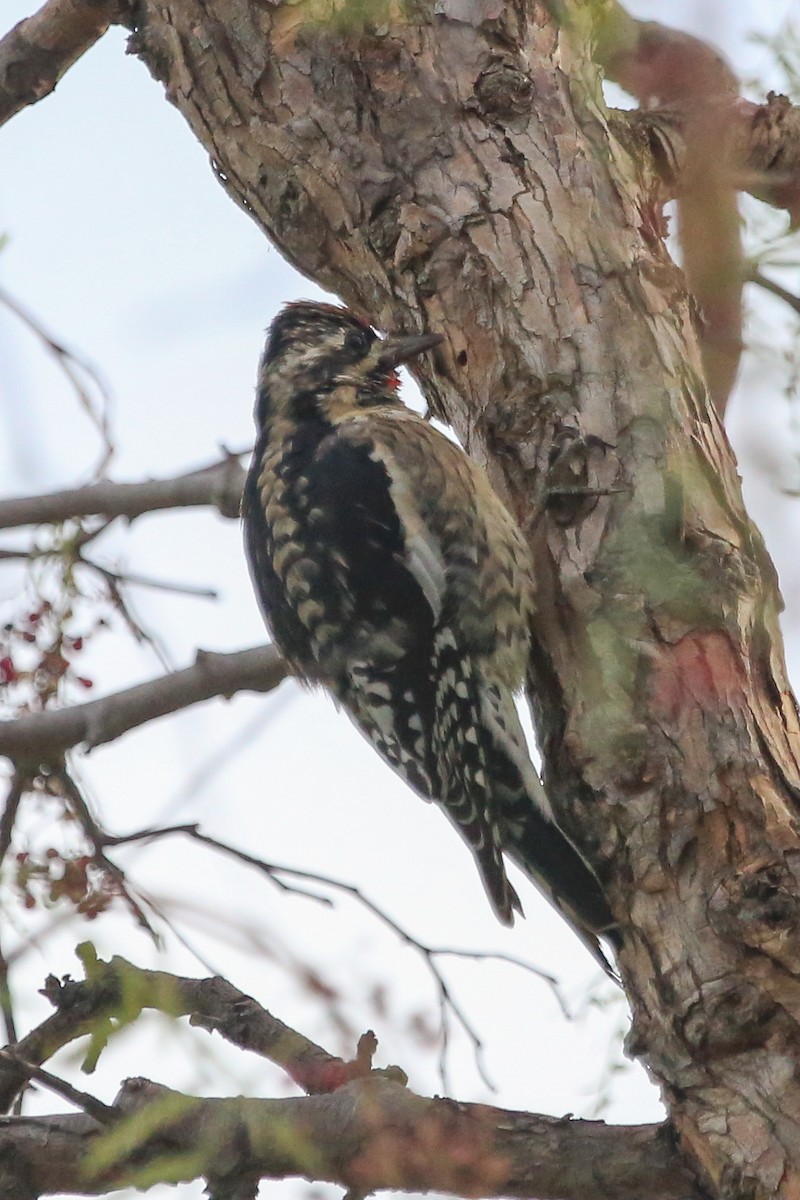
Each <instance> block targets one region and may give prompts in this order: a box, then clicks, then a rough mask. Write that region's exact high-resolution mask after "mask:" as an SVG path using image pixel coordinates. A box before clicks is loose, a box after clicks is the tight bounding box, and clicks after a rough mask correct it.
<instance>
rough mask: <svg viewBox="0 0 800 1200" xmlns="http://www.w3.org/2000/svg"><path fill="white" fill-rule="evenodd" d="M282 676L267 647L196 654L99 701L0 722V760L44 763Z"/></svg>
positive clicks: (273, 683) (268, 686)
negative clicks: (175, 668)
mask: <svg viewBox="0 0 800 1200" xmlns="http://www.w3.org/2000/svg"><path fill="white" fill-rule="evenodd" d="M285 677H286V667H285V664H284V663H283V661H282V659H281V658H280V656H279V655H278V652H277V651H276V650H275V649H274V647H272V646H256V647H254V648H253V649H251V650H239V651H237V652H235V653H232V654H218V653H214V652H211V651H203V650H201V651H198V653H197V659H196V661H195V663H194V665H193V666H191V667H186V668H185V669H184V670H182V671H175V672H174V673H173V674H171V675H164V676H162V677H161V678H159V679H152V680H149V681H148V682H147V683H141V684H138V685H137V686H136V687H132V688H127V689H126V690H125V691H122V692H116V693H114V694H113V695H111V696H106V697H104V698H103V699H100V700H90V701H89V702H88V703H86V704H78V705H75V706H74V707H73V708H65V709H59V710H49V711H47V712H42V713H33V714H30V715H28V716H23V717H19V718H18V719H17V720H15V721H2V722H0V755H5V756H6V757H7V758H10V759H12V760H14V761H18V762H26V761H34V760H35V761H36V762H37V763H38V762H40V761H46V760H48V759H53V758H55V757H57V756H58V755H60V754H63V752H64V751H65V750H68V749H70V747H72V746H76V745H78V744H79V743H80V744H83V745H84V746H87V747H89V748H91V747H93V746H101V745H104V744H105V743H106V742H111V741H113V740H114V739H115V738H118V737H120V736H121V735H122V734H123V733H127V732H128V731H129V730H131V729H135V728H136V727H137V726H139V725H144V724H145V723H146V722H147V721H152V720H155V719H156V718H157V717H163V716H166V715H167V714H168V713H172V712H177V711H178V710H179V709H183V708H187V707H189V706H190V705H192V704H199V703H200V702H201V701H203V700H209V699H211V698H212V697H213V696H224V697H230V696H232V695H234V694H235V693H236V692H240V691H252V692H270V691H272V689H273V688H275V687H277V686H278V684H279V683H280V682H281V681H282V680H283V679H284V678H285Z"/></svg>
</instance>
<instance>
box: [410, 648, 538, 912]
mask: <svg viewBox="0 0 800 1200" xmlns="http://www.w3.org/2000/svg"><path fill="white" fill-rule="evenodd" d="M432 668H433V684H434V688H435V696H434V704H433V728H432V738H431V750H432V755H431V757H432V761H433V763H434V764H435V770H436V772H437V776H438V778H437V779H436V781H435V792H436V798H437V800H439V802H440V803H441V805H442V807H443V808H444V810H445V812H446V813H447V815H448V817H449V818H450V820H451V821H452V822H453V824H454V825H455V827H456V829H457V830H458V832H459V833H460V834H461V836H462V838H463V839H464V841H465V842H466V843H467V845H468V846H469V848H470V850H471V851H472V853H473V855H474V857H475V861H476V862H477V864H478V869H479V871H480V875H481V879H482V881H483V885H484V887H485V888H486V892H487V895H488V897H489V899H490V900H491V902H492V906H493V908H494V910H495V912H496V913H497V915H498V917H499V918H500V920H501V921H502V922H503V923H504V924H505V925H513V923H514V913H515V912H518V913H522V905H521V904H520V901H519V897H518V896H517V893H516V892H515V891H514V888H513V887H512V885H511V883H510V881H509V879H508V876H507V875H506V868H505V863H504V862H503V846H502V842H501V835H500V828H499V826H498V822H497V818H496V814H495V811H494V799H493V793H492V776H491V768H490V765H489V763H488V761H487V756H486V750H487V744H486V738H485V736H484V733H483V730H482V729H481V712H480V695H479V690H478V687H477V680H476V678H475V676H474V671H473V669H472V664H471V663H470V661H469V660H468V659H465V658H464V656H463V655H462V654H461V653H459V651H458V648H457V646H456V641H455V638H454V636H453V634H452V632H451V631H450V630H449V629H443V630H441V631H440V632H439V633H438V634H437V636H436V637H435V639H434V653H433V662H432ZM436 785H438V786H436Z"/></svg>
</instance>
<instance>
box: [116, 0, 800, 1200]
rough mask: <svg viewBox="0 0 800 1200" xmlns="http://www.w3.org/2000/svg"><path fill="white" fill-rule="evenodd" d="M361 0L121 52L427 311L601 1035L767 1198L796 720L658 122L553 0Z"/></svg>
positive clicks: (159, 33) (774, 1130) (332, 249)
mask: <svg viewBox="0 0 800 1200" xmlns="http://www.w3.org/2000/svg"><path fill="white" fill-rule="evenodd" d="M366 7H367V9H368V11H369V13H370V19H369V21H368V22H367V23H365V21H364V17H363V13H364V10H365V6H364V5H363V4H358V3H355V2H353V0H342V2H341V3H338V4H335V5H332V4H330V3H326V2H324V0H307V2H302V3H278V2H277V0H261V2H260V3H259V2H256V0H171V2H170V3H169V4H167V3H166V2H165V0H139V3H138V4H137V6H136V10H135V32H134V34H133V38H132V43H131V48H132V50H133V51H134V52H135V53H137V54H138V55H139V56H140V57H141V58H142V59H143V60H144V62H145V63H146V64H147V66H148V67H149V69H150V70H151V72H152V73H153V74H154V76H155V77H156V78H158V79H159V80H161V81H162V82H163V83H164V85H165V88H166V92H167V96H168V98H169V99H170V100H171V101H172V102H173V103H174V104H176V105H177V107H178V108H179V109H180V111H181V112H182V113H183V114H184V116H185V117H186V119H187V121H188V123H189V124H190V126H191V128H192V130H193V131H194V133H195V135H196V136H197V137H198V139H199V140H200V141H201V142H202V144H203V145H204V146H205V147H206V148H207V150H208V151H209V154H210V155H211V158H212V162H213V164H214V168H215V171H216V173H217V175H218V177H219V179H220V180H221V181H222V182H223V184H224V186H225V187H226V188H227V190H228V192H229V193H230V194H231V195H232V197H233V198H234V199H235V200H236V201H237V203H239V204H240V205H241V206H242V207H244V208H245V209H246V210H247V211H248V212H249V213H250V214H251V216H252V217H253V218H254V219H255V220H256V221H257V223H258V224H259V225H260V226H261V228H263V229H264V230H265V232H266V233H267V234H268V235H269V236H270V237H271V238H272V240H273V241H274V242H275V243H276V244H277V245H278V246H279V247H280V249H281V250H282V252H283V253H284V254H285V255H286V256H287V258H289V259H290V261H292V262H293V263H294V264H295V265H296V266H297V267H298V268H299V269H300V270H301V271H303V272H305V273H306V274H307V275H309V276H310V277H312V278H314V279H315V280H317V281H318V282H320V283H321V284H323V285H324V286H326V287H328V288H330V289H331V290H332V291H335V292H337V293H338V294H339V295H340V296H341V297H342V299H343V300H344V301H346V302H347V303H349V304H350V305H352V306H354V307H355V308H356V309H358V310H359V311H360V312H362V313H363V314H365V315H366V316H368V317H369V319H370V320H371V321H372V322H373V323H374V324H376V325H377V326H379V327H383V328H395V329H397V328H400V329H405V330H408V331H409V332H411V331H413V330H418V329H432V330H437V331H441V332H443V333H444V334H445V338H446V340H445V343H444V345H443V347H442V348H441V349H440V351H438V352H437V355H436V361H435V372H434V373H432V374H431V375H430V376H429V377H427V378H425V379H424V380H423V382H424V385H425V388H426V393H427V395H428V398H429V400H430V402H431V405H432V407H433V408H434V409H435V410H436V411H437V412H438V413H440V414H442V415H444V416H445V417H446V418H447V419H448V420H449V421H450V422H451V423H452V425H453V426H454V428H455V429H456V430H457V432H458V433H459V435H460V436H461V438H462V441H463V442H464V444H465V445H466V447H467V448H468V449H469V450H470V452H471V453H472V454H473V455H475V456H476V457H477V458H478V459H479V460H480V461H482V462H483V463H485V465H486V467H487V469H488V470H489V472H490V474H491V477H492V480H493V482H494V483H495V485H496V486H497V488H498V490H499V491H500V492H501V494H502V495H503V496H504V497H505V498H506V499H507V501H508V503H509V505H510V507H511V508H512V509H513V511H514V512H516V514H517V515H518V517H519V519H520V521H521V523H522V525H523V527H524V528H525V530H526V531H527V533H528V536H529V537H530V540H531V544H532V547H533V551H534V556H535V562H536V570H537V576H536V584H537V595H538V613H537V619H536V625H535V629H534V639H535V654H534V657H533V663H532V670H531V680H530V685H531V696H532V703H533V707H534V710H535V715H536V718H537V724H538V729H539V734H540V739H541V743H542V748H543V751H544V759H545V764H546V782H547V786H548V789H549V791H550V794H551V796H552V799H553V802H554V805H555V807H556V808H557V811H558V812H559V814H560V816H561V818H562V820H563V822H564V824H565V825H566V826H567V828H569V830H570V831H571V832H572V833H573V835H574V836H575V839H576V841H578V842H579V843H580V844H581V845H582V846H583V848H584V849H585V851H586V853H587V855H589V856H590V857H591V858H592V860H593V861H594V862H595V864H596V865H597V869H598V872H599V873H600V874H601V876H602V877H603V879H604V880H605V881H606V883H607V887H608V891H609V896H610V898H611V900H612V903H613V906H614V908H615V911H616V913H617V915H618V917H619V921H620V925H621V928H622V932H623V936H624V942H625V945H624V949H623V951H622V953H621V956H620V966H621V970H622V973H623V977H624V981H625V985H626V989H627V992H628V995H629V997H630V999H631V1004H632V1008H633V1027H632V1032H631V1035H630V1038H629V1048H630V1050H631V1052H632V1053H634V1054H636V1055H637V1056H638V1057H639V1058H641V1060H642V1061H643V1062H644V1063H645V1064H646V1065H647V1067H648V1069H649V1070H650V1072H651V1073H652V1075H653V1077H654V1078H655V1079H656V1080H657V1081H658V1082H659V1084H660V1085H661V1088H662V1091H663V1095H664V1099H665V1102H666V1104H667V1107H668V1111H669V1115H670V1119H671V1121H672V1123H673V1126H674V1129H675V1130H676V1132H677V1134H678V1138H679V1145H680V1148H681V1150H682V1152H683V1154H684V1155H685V1161H686V1163H687V1164H688V1165H690V1166H691V1167H692V1168H693V1169H695V1170H696V1171H698V1173H699V1177H700V1179H701V1180H702V1182H703V1184H704V1186H706V1187H707V1188H708V1189H709V1191H710V1192H711V1193H712V1194H714V1195H716V1196H720V1197H723V1196H724V1197H730V1198H731V1200H733V1198H734V1197H735V1198H743V1197H747V1198H748V1200H751V1198H752V1200H756V1198H759V1200H760V1198H766V1197H771V1196H780V1197H785V1198H790V1197H791V1198H795V1197H798V1196H800V1070H799V1069H798V1068H799V1067H800V1029H798V1016H799V1015H800V1012H799V1009H800V992H799V991H798V986H797V983H796V980H797V978H798V976H799V975H800V942H799V941H798V934H797V929H798V908H799V907H800V906H799V904H798V896H800V891H799V890H798V875H799V874H800V856H799V855H798V850H800V843H799V842H798V835H797V823H796V803H797V799H798V796H800V761H798V753H799V750H798V747H800V740H799V739H798V733H800V727H799V725H798V716H797V709H796V705H795V702H794V699H793V697H792V695H791V692H790V690H789V687H788V683H787V680H786V676H785V669H784V664H783V656H782V649H781V642H780V636H779V632H778V628H777V615H778V611H779V608H780V598H779V595H778V591H777V587H776V582H775V578H774V573H773V571H772V568H771V566H770V563H769V560H768V558H767V557H766V555H765V552H764V550H763V546H762V543H761V540H760V537H759V535H758V533H757V531H756V530H755V529H754V528H753V526H752V525H751V523H750V522H749V521H748V519H747V516H746V513H745V512H744V509H743V505H742V500H741V494H740V490H739V483H738V478H737V475H736V468H735V463H734V460H733V456H732V454H731V451H730V448H729V446H728V442H727V439H726V437H725V433H724V429H723V428H722V426H721V423H720V420H719V418H718V416H717V413H716V411H715V409H714V406H713V405H712V404H711V403H710V401H709V399H708V395H707V391H706V387H705V383H704V379H703V371H702V364H701V356H700V351H699V345H698V337H697V330H698V327H699V326H700V324H701V322H700V320H699V318H698V315H697V312H696V308H695V306H694V305H693V301H692V299H691V297H690V296H689V295H688V293H687V289H686V284H685V280H684V277H683V276H682V274H681V272H680V271H678V270H677V269H676V268H675V266H674V265H673V264H672V263H671V261H670V259H669V257H668V255H667V254H666V251H665V249H664V246H663V241H662V229H661V223H660V220H659V204H660V201H661V200H662V199H663V193H662V191H661V186H662V182H663V170H662V168H663V162H661V161H660V160H661V157H662V156H661V154H660V153H659V142H658V139H657V138H655V137H653V136H652V129H651V130H650V131H649V133H648V134H646V135H645V136H644V137H643V136H642V126H641V121H639V122H638V123H637V118H633V117H632V118H631V119H630V120H628V119H627V118H625V117H624V116H620V115H619V114H617V115H615V116H614V117H613V119H612V118H611V117H610V116H609V114H608V112H607V111H606V109H605V107H604V105H603V102H602V98H601V95H600V91H599V84H598V77H597V74H596V69H595V67H594V66H593V64H592V61H591V56H590V50H591V45H590V30H589V26H588V22H587V21H586V19H585V11H586V10H585V9H584V8H583V7H582V6H577V14H578V15H577V19H576V20H575V21H574V22H573V23H572V24H570V26H569V28H567V27H566V26H564V25H563V24H562V25H561V26H559V24H558V23H557V22H556V20H555V19H554V17H553V15H552V12H551V11H549V9H548V8H546V7H545V6H542V5H538V4H535V3H533V0H436V2H435V3H434V0H406V2H405V3H402V4H401V3H394V2H392V0H375V2H374V4H372V5H370V6H366ZM551 7H552V9H553V10H555V8H556V6H555V5H553V6H551ZM608 7H609V8H612V7H613V6H612V5H609V6H608ZM607 50H608V48H607V47H606V51H607ZM606 60H607V61H608V62H611V61H613V60H614V55H613V54H608V53H606ZM708 95H709V93H706V98H708ZM717 98H718V97H717ZM689 157H690V158H691V155H690V156H689ZM695 159H696V155H695ZM693 167H694V169H695V172H696V168H697V162H696V161H695V162H694V164H693ZM696 182H697V180H696V175H695V178H694V183H695V185H696ZM718 186H719V179H718V178H717V179H715V187H718ZM765 190H766V189H765ZM792 195H793V196H796V189H795V191H794V192H793V193H792ZM786 206H787V207H789V208H790V209H791V208H792V204H791V203H789V202H788V201H787V205H786ZM706 365H708V363H706ZM531 1036H535V1031H532V1034H531ZM429 1182H430V1181H429Z"/></svg>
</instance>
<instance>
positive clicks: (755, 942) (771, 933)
mask: <svg viewBox="0 0 800 1200" xmlns="http://www.w3.org/2000/svg"><path fill="white" fill-rule="evenodd" d="M708 914H709V917H710V919H711V924H712V925H713V927H714V929H715V930H716V932H717V933H718V934H720V935H721V936H722V937H725V938H728V939H729V940H730V941H744V942H746V943H747V945H748V946H753V947H756V948H760V947H764V948H766V946H767V945H770V946H771V948H774V943H775V939H776V938H780V939H781V940H785V939H786V938H787V937H791V938H792V939H796V937H797V931H798V930H799V929H800V889H798V880H797V876H796V875H795V873H794V872H793V871H792V870H791V868H790V865H789V863H788V862H787V861H785V860H779V861H777V862H771V863H767V864H764V865H763V866H760V867H757V868H755V869H752V870H749V871H747V872H746V873H745V872H741V871H737V872H736V873H735V874H731V875H729V876H728V877H727V878H726V879H723V880H722V882H721V883H720V885H719V887H718V888H717V889H716V890H715V892H714V894H713V896H712V897H711V901H710V903H709V906H708Z"/></svg>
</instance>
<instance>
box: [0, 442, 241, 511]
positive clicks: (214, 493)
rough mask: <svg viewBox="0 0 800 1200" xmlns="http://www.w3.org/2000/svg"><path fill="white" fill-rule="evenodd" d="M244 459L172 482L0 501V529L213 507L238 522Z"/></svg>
mask: <svg viewBox="0 0 800 1200" xmlns="http://www.w3.org/2000/svg"><path fill="white" fill-rule="evenodd" d="M240 457H241V456H240V455H236V454H226V456H225V457H224V458H223V459H221V460H220V461H219V462H216V463H212V464H211V465H210V466H208V467H202V468H200V469H199V470H196V471H189V472H188V473H187V474H185V475H178V476H175V477H173V478H170V479H147V480H144V481H143V482H141V483H112V481H111V480H103V482H102V483H92V484H88V485H87V486H86V487H78V488H68V489H66V490H65V491H62V492H51V493H50V494H49V495H44V496H19V497H12V498H11V499H8V500H0V529H15V528H19V527H20V526H23V525H45V524H51V523H54V522H57V521H66V520H69V519H70V518H71V517H91V516H104V517H109V518H114V517H127V518H128V520H130V521H132V520H134V518H136V517H140V516H142V514H143V513H147V512H154V511H156V510H160V509H166V508H193V507H199V506H202V505H213V506H214V507H216V509H217V510H218V511H219V512H220V513H221V515H222V516H223V517H231V518H237V517H238V516H239V502H240V500H241V496H242V488H243V487H244V479H245V471H244V468H243V467H242V466H241V464H240V462H239V458H240Z"/></svg>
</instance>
